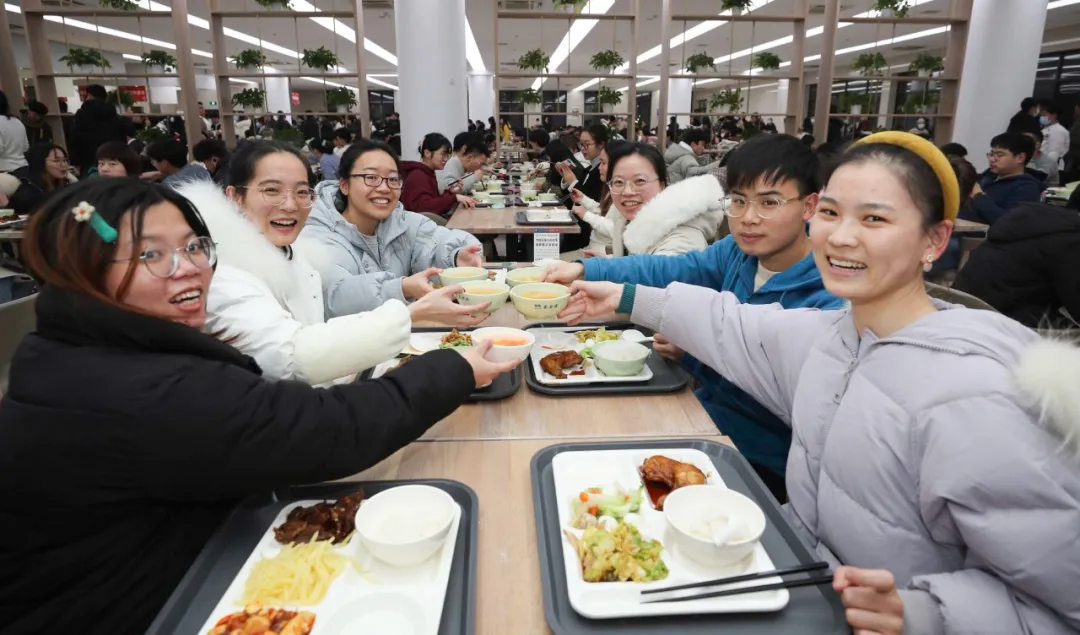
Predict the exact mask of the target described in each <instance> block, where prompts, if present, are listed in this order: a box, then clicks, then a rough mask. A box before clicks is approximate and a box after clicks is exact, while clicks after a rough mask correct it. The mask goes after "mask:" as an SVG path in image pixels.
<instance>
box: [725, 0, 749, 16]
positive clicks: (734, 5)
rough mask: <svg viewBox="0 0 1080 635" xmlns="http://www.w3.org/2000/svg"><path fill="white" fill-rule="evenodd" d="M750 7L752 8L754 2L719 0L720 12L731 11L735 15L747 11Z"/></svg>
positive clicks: (747, 0) (746, 0)
mask: <svg viewBox="0 0 1080 635" xmlns="http://www.w3.org/2000/svg"><path fill="white" fill-rule="evenodd" d="M752 6H754V0H720V10H721V11H731V12H732V13H735V14H738V13H740V12H742V11H749V10H750V7H752Z"/></svg>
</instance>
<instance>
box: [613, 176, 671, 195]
mask: <svg viewBox="0 0 1080 635" xmlns="http://www.w3.org/2000/svg"><path fill="white" fill-rule="evenodd" d="M659 180H660V179H646V178H640V179H634V180H633V181H624V180H622V179H615V180H613V181H610V182H608V189H609V190H611V193H612V194H622V193H623V192H625V191H626V186H627V185H633V186H634V191H635V192H640V191H642V190H644V189H645V186H647V185H648V184H649V183H652V182H653V181H659Z"/></svg>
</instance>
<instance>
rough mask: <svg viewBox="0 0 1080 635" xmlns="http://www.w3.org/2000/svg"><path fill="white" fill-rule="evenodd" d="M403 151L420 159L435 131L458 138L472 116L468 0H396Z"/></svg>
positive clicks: (406, 157)
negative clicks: (420, 149) (421, 145)
mask: <svg viewBox="0 0 1080 635" xmlns="http://www.w3.org/2000/svg"><path fill="white" fill-rule="evenodd" d="M394 17H395V24H394V26H395V32H396V35H397V54H398V85H399V86H400V87H401V90H399V91H398V101H399V103H400V105H399V106H398V107H397V110H398V112H399V113H400V114H401V154H402V158H403V159H413V160H418V159H419V158H420V156H419V154H418V153H417V151H416V148H417V146H418V145H419V142H420V140H421V139H423V138H424V135H425V134H427V133H429V132H441V133H443V134H444V135H446V136H447V137H449V138H451V139H453V138H454V135H456V134H457V133H459V132H461V130H462V127H463V126H464V125H465V120H466V119H467V118H468V116H469V106H468V97H467V96H466V81H467V80H466V61H465V0H394Z"/></svg>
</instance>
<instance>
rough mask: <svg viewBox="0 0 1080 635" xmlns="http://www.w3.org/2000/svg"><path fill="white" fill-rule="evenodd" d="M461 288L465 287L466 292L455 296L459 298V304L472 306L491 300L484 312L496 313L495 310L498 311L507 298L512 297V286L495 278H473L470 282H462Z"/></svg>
mask: <svg viewBox="0 0 1080 635" xmlns="http://www.w3.org/2000/svg"><path fill="white" fill-rule="evenodd" d="M461 288H462V289H465V291H464V293H459V294H457V295H455V296H454V298H455V299H457V302H458V304H461V305H463V306H472V305H474V304H483V303H484V302H490V303H491V306H490V307H488V308H487V309H485V310H484V311H483V312H484V313H494V312H495V311H498V310H499V309H501V308H502V307H503V305H504V304H506V298H508V297H510V287H509V286H508V285H505V284H503V283H501V282H495V281H493V280H471V281H469V282H462V283H461Z"/></svg>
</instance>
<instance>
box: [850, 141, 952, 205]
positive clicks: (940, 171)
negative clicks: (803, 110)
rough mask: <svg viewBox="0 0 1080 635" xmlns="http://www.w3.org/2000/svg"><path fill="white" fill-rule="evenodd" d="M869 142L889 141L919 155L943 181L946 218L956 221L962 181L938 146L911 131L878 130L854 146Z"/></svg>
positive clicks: (940, 180) (942, 188)
mask: <svg viewBox="0 0 1080 635" xmlns="http://www.w3.org/2000/svg"><path fill="white" fill-rule="evenodd" d="M867 143H887V144H889V145H894V146H900V147H901V148H906V149H908V150H911V151H912V152H914V153H915V154H917V155H919V156H920V157H921V158H922V160H923V161H926V163H927V164H928V165H929V166H930V169H932V170H933V171H934V174H935V175H936V176H937V178H938V182H940V183H941V191H942V193H943V194H944V195H945V220H950V221H955V220H956V215H957V214H959V213H960V182H959V181H957V180H956V172H955V171H953V168H952V165H950V164H949V159H947V158H946V157H945V154H944V153H942V151H941V150H938V148H937V146H935V145H934V144H932V143H930V142H929V141H927V140H926V139H923V138H922V137H920V136H918V135H914V134H911V133H910V132H898V131H890V132H878V133H875V134H872V135H870V136H869V137H863V138H862V139H859V140H858V141H856V142H855V143H854V144H852V147H855V146H857V145H864V144H867Z"/></svg>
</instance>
